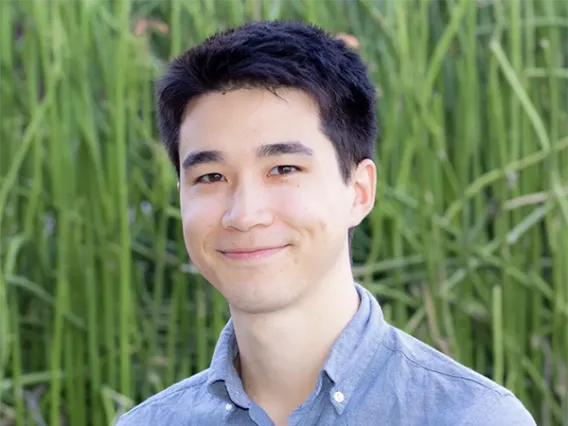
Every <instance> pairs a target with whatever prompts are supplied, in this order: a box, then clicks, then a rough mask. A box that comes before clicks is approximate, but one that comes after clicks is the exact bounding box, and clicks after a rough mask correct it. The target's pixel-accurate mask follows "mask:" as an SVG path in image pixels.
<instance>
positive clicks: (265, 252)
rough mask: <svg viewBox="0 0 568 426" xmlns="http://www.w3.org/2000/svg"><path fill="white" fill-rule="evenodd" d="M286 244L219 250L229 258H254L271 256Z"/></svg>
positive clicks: (241, 259)
mask: <svg viewBox="0 0 568 426" xmlns="http://www.w3.org/2000/svg"><path fill="white" fill-rule="evenodd" d="M286 247H288V245H284V246H280V247H266V248H258V249H250V250H249V249H246V250H232V251H221V254H223V256H225V257H226V258H228V259H231V260H240V261H243V260H256V259H263V258H266V257H269V256H272V255H274V254H276V253H279V252H281V251H282V250H284V249H285V248H286Z"/></svg>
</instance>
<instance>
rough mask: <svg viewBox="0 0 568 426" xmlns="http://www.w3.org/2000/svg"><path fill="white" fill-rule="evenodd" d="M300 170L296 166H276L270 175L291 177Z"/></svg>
mask: <svg viewBox="0 0 568 426" xmlns="http://www.w3.org/2000/svg"><path fill="white" fill-rule="evenodd" d="M298 171H300V169H299V168H298V167H296V166H276V167H274V168H273V169H272V170H270V172H269V173H268V174H269V175H271V176H274V175H276V176H277V175H289V174H290V173H294V172H298Z"/></svg>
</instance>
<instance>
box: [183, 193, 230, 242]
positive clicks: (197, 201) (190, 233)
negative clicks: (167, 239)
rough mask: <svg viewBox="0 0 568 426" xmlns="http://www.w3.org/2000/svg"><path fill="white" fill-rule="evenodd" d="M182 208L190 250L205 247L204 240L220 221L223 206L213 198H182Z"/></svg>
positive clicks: (185, 233)
mask: <svg viewBox="0 0 568 426" xmlns="http://www.w3.org/2000/svg"><path fill="white" fill-rule="evenodd" d="M180 207H181V220H182V224H183V234H184V237H185V240H186V245H187V246H188V248H189V247H190V246H191V247H194V246H199V245H203V243H204V241H203V240H204V239H205V238H206V236H207V235H208V234H209V233H210V232H211V231H212V230H213V229H214V228H215V226H216V225H217V223H219V221H220V217H221V215H222V206H221V205H220V203H219V202H218V201H217V200H215V199H213V198H207V197H203V198H200V197H192V198H191V199H188V197H185V198H184V197H181V199H180Z"/></svg>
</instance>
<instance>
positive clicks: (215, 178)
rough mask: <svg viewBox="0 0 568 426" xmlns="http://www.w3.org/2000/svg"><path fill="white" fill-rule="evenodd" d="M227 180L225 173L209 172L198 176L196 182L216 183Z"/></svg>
mask: <svg viewBox="0 0 568 426" xmlns="http://www.w3.org/2000/svg"><path fill="white" fill-rule="evenodd" d="M223 180H225V178H224V177H223V175H221V174H219V173H208V174H206V175H203V176H200V177H198V178H197V179H196V180H195V182H196V183H215V182H222V181H223Z"/></svg>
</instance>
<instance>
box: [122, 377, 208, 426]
mask: <svg viewBox="0 0 568 426" xmlns="http://www.w3.org/2000/svg"><path fill="white" fill-rule="evenodd" d="M207 376H208V370H204V371H202V372H200V373H198V374H195V375H193V376H191V377H189V378H187V379H184V380H182V381H180V382H177V383H175V384H173V385H171V386H169V387H168V388H166V389H164V390H162V391H161V392H158V393H157V394H155V395H153V396H151V397H150V398H148V399H146V400H145V401H143V402H141V403H140V404H138V405H137V406H135V407H134V408H132V409H131V410H130V411H128V412H127V413H125V414H123V415H122V416H120V417H119V419H118V421H117V423H116V424H115V426H133V425H137V426H146V425H154V424H163V422H164V421H166V419H165V418H164V416H166V417H167V416H172V415H174V414H175V413H176V412H178V411H179V412H183V413H190V412H191V410H192V408H193V407H194V406H196V405H197V404H200V403H202V402H204V401H203V399H205V398H207V395H208V394H207V392H206V384H207Z"/></svg>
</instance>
